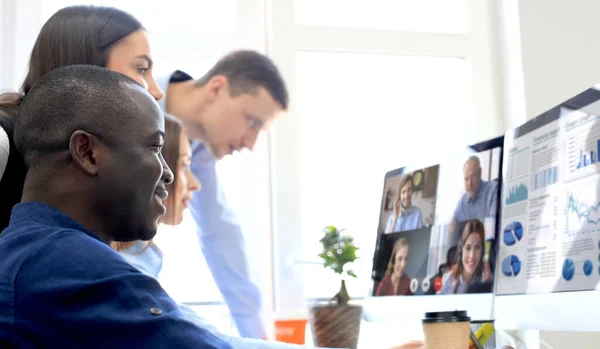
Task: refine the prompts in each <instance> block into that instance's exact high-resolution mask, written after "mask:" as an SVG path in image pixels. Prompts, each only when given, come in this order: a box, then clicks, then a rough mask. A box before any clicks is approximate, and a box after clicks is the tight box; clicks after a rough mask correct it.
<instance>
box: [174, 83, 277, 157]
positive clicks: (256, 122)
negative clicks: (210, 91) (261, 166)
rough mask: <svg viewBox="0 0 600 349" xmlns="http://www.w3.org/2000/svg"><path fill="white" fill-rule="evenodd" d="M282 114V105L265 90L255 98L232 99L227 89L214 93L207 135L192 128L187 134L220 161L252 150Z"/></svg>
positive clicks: (204, 126)
mask: <svg viewBox="0 0 600 349" xmlns="http://www.w3.org/2000/svg"><path fill="white" fill-rule="evenodd" d="M281 112H282V108H281V106H280V105H279V103H277V102H276V101H275V100H274V99H273V97H272V96H271V95H270V94H269V92H267V90H266V89H264V88H262V87H259V88H257V89H256V90H255V91H254V92H253V93H252V94H250V93H243V94H240V95H237V96H236V97H232V96H231V95H230V92H229V87H228V85H225V86H223V87H222V88H220V89H218V90H216V91H215V92H214V95H213V96H212V99H211V100H210V102H209V105H207V107H206V109H205V110H204V113H205V115H203V121H204V122H203V124H202V133H203V134H202V135H199V134H194V131H193V130H194V127H193V126H191V127H190V126H188V125H186V133H187V134H188V136H189V137H190V138H191V139H194V138H201V139H202V140H203V141H204V143H205V144H206V145H207V146H208V149H209V150H210V151H211V153H212V154H213V156H214V157H215V158H216V159H217V160H219V159H222V158H223V157H224V156H225V155H229V154H231V153H233V152H234V151H240V150H242V149H244V148H248V149H250V150H252V148H253V147H254V144H255V143H256V139H257V137H258V135H259V133H260V132H261V131H262V130H267V129H268V128H269V127H270V126H271V124H272V123H273V122H274V121H275V119H276V118H277V117H278V115H279V114H280V113H281ZM188 124H189V122H188Z"/></svg>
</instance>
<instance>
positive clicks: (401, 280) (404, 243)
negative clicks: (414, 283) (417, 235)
mask: <svg viewBox="0 0 600 349" xmlns="http://www.w3.org/2000/svg"><path fill="white" fill-rule="evenodd" d="M407 263H408V239H407V238H405V237H401V238H400V239H398V240H397V241H396V243H395V244H394V249H393V251H392V255H391V257H390V261H389V262H388V266H387V270H386V272H385V277H384V278H383V280H381V282H380V283H379V285H378V286H377V292H376V293H375V295H376V296H410V295H412V294H413V293H412V292H411V290H410V281H411V277H410V276H408V275H406V273H405V271H406V264H407Z"/></svg>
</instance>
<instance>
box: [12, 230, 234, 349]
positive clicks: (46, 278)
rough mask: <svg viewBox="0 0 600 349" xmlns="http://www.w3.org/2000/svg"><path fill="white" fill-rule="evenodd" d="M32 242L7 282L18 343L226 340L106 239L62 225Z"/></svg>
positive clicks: (191, 344) (212, 343) (204, 343)
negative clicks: (189, 315) (186, 313)
mask: <svg viewBox="0 0 600 349" xmlns="http://www.w3.org/2000/svg"><path fill="white" fill-rule="evenodd" d="M36 247H37V246H36V245H33V246H32V247H31V249H32V250H33V251H32V253H31V254H30V255H29V256H27V257H26V258H25V259H24V262H23V263H22V264H21V265H20V267H19V268H18V270H19V272H18V275H17V276H16V279H15V286H14V289H15V295H14V296H15V301H14V302H15V309H14V310H15V312H14V314H15V320H14V324H15V325H14V329H15V331H14V333H15V336H16V337H17V338H18V343H20V345H22V346H23V347H30V346H31V347H34V346H38V347H46V346H50V345H51V346H56V347H65V346H69V347H78V348H89V347H123V348H127V347H129V348H140V347H145V348H147V347H158V348H213V349H216V348H220V349H221V348H222V349H229V348H231V346H230V345H229V344H227V343H226V342H224V341H223V340H221V339H219V338H217V337H216V336H214V335H212V334H211V333H210V332H209V331H207V330H205V329H202V328H200V327H198V326H196V325H194V324H192V323H191V322H189V321H186V320H185V319H184V317H183V314H182V313H181V311H180V310H179V307H178V306H177V304H176V303H175V302H174V301H173V300H172V299H171V298H170V297H169V296H168V295H167V293H166V292H165V291H164V290H163V289H162V288H161V287H160V285H159V283H158V281H157V280H156V279H154V278H152V277H150V276H147V275H144V274H142V273H141V272H139V271H138V270H137V269H135V268H134V267H133V266H131V265H129V264H128V263H127V262H126V261H125V260H123V259H122V258H121V257H120V256H119V255H118V253H117V252H116V251H114V250H112V249H111V248H110V247H109V246H107V245H106V244H104V243H102V242H100V241H98V240H95V239H93V238H90V237H88V236H84V234H83V233H82V232H73V231H65V232H60V233H56V234H53V235H52V236H50V237H49V238H48V241H47V242H44V244H43V246H42V247H41V248H39V249H38V248H36ZM42 275H43V277H42Z"/></svg>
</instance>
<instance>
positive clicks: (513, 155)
mask: <svg viewBox="0 0 600 349" xmlns="http://www.w3.org/2000/svg"><path fill="white" fill-rule="evenodd" d="M599 155H600V89H599V88H598V87H593V88H590V89H588V90H586V91H584V92H582V93H580V94H578V95H576V96H575V97H573V98H571V99H569V100H567V101H565V102H563V103H561V104H559V105H557V106H555V107H554V108H552V109H550V110H548V111H547V112H545V113H543V114H541V115H539V116H537V117H536V118H534V119H532V120H530V121H528V122H527V123H525V124H523V125H522V126H520V127H518V128H516V129H514V130H510V131H508V132H507V133H506V135H505V143H504V160H503V185H502V186H503V195H502V222H501V233H500V234H501V235H500V236H501V238H500V239H499V240H500V244H499V246H500V248H499V254H498V264H497V268H498V269H499V271H498V273H497V277H498V280H497V286H496V293H497V297H496V307H495V309H496V312H495V315H496V318H497V319H498V320H497V326H499V327H501V328H510V329H514V328H519V329H526V328H531V329H540V330H591V331H598V330H600V325H598V322H597V321H596V318H597V315H596V314H598V313H599V311H600V302H598V301H597V299H598V297H599V296H600V294H598V293H597V292H595V291H594V290H598V289H599V286H598V281H599V280H600V263H599V261H600V158H599ZM574 291H577V292H574Z"/></svg>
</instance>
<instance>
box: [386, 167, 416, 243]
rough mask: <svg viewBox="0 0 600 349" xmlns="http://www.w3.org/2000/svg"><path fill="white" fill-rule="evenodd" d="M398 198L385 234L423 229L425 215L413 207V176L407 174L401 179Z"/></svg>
mask: <svg viewBox="0 0 600 349" xmlns="http://www.w3.org/2000/svg"><path fill="white" fill-rule="evenodd" d="M398 193H399V194H398V197H397V198H396V201H395V202H394V213H393V214H392V215H391V216H390V218H389V219H388V222H387V224H386V228H385V233H386V234H388V233H396V232H401V231H407V230H413V229H420V228H422V227H423V214H422V213H421V210H420V209H419V208H418V207H415V206H413V205H412V195H413V176H412V175H410V174H405V175H403V176H402V178H401V179H400V185H399V186H398Z"/></svg>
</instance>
